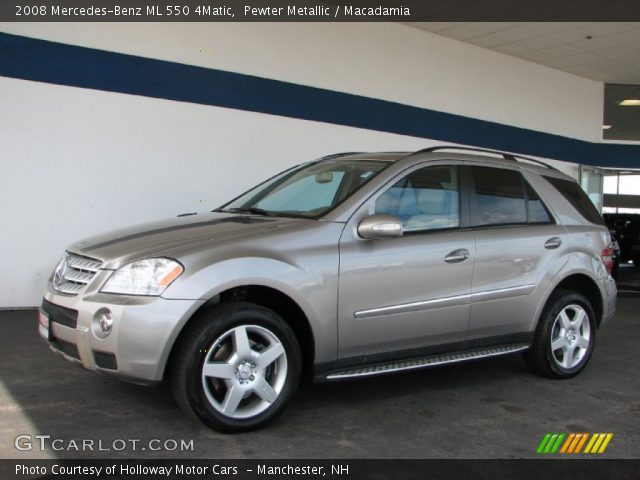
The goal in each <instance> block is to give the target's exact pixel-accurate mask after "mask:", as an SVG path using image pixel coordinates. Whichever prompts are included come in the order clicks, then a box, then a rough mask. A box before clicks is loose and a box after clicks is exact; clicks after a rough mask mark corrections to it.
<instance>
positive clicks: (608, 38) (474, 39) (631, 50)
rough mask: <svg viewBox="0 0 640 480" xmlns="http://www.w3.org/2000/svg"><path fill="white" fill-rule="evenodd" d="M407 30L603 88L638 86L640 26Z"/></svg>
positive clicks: (480, 25)
mask: <svg viewBox="0 0 640 480" xmlns="http://www.w3.org/2000/svg"><path fill="white" fill-rule="evenodd" d="M407 25H410V26H412V27H415V28H418V29H421V30H426V31H428V32H433V33H437V34H438V35H443V36H445V37H449V38H454V39H456V40H461V41H463V42H467V43H471V44H473V45H477V46H479V47H484V48H488V49H490V50H495V51H497V52H501V53H505V54H507V55H511V56H514V57H518V58H521V59H523V60H528V61H530V62H535V63H539V64H541V65H546V66H548V67H551V68H555V69H558V70H563V71H565V72H569V73H573V74H575V75H579V76H581V77H586V78H590V79H593V80H599V81H601V82H605V83H616V84H619V83H626V84H640V22H630V23H625V22H580V23H576V22H412V23H408V24H407Z"/></svg>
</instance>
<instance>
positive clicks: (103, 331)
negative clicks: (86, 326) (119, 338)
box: [93, 308, 113, 338]
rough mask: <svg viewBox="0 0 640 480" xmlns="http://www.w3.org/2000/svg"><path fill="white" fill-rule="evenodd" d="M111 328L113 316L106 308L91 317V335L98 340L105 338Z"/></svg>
mask: <svg viewBox="0 0 640 480" xmlns="http://www.w3.org/2000/svg"><path fill="white" fill-rule="evenodd" d="M112 327H113V315H111V312H110V311H109V310H108V309H106V308H101V309H100V310H98V311H97V312H96V313H95V315H94V316H93V334H94V335H95V336H96V337H98V338H107V337H108V336H109V334H110V333H111V329H112Z"/></svg>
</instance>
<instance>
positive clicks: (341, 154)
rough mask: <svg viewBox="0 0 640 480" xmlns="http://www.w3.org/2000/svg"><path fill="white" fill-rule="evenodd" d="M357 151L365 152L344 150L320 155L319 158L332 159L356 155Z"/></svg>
mask: <svg viewBox="0 0 640 480" xmlns="http://www.w3.org/2000/svg"><path fill="white" fill-rule="evenodd" d="M357 153H364V152H342V153H332V154H331V155H326V156H324V157H320V158H319V159H318V161H319V160H330V159H332V158H338V157H344V156H345V155H355V154H357Z"/></svg>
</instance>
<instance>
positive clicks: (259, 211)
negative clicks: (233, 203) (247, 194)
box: [220, 207, 275, 217]
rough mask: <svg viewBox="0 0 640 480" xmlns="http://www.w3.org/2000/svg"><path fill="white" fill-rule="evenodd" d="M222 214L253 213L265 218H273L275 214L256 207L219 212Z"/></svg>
mask: <svg viewBox="0 0 640 480" xmlns="http://www.w3.org/2000/svg"><path fill="white" fill-rule="evenodd" d="M220 211H222V212H233V213H253V214H254V215H263V216H265V217H273V216H274V215H275V214H274V213H273V212H270V211H268V210H264V209H262V208H258V207H247V208H229V209H227V210H220Z"/></svg>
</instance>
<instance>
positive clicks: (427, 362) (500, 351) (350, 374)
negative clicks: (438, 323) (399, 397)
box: [326, 343, 529, 380]
mask: <svg viewBox="0 0 640 480" xmlns="http://www.w3.org/2000/svg"><path fill="white" fill-rule="evenodd" d="M528 348H529V345H528V344H522V343H521V344H517V345H504V346H500V347H490V348H481V349H478V350H469V351H466V352H458V353H447V354H444V355H433V356H430V357H424V358H419V359H417V360H400V361H396V362H390V363H377V364H374V365H366V366H363V367H356V368H348V369H344V370H338V371H336V372H332V373H330V374H329V375H327V376H326V379H327V380H339V379H343V378H354V377H365V376H368V375H380V374H383V373H391V372H399V371H402V370H413V369H415V368H425V367H435V366H437V365H446V364H448V363H459V362H466V361H468V360H477V359H480V358H489V357H496V356H498V355H507V354H509V353H516V352H520V351H523V350H526V349H528Z"/></svg>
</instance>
